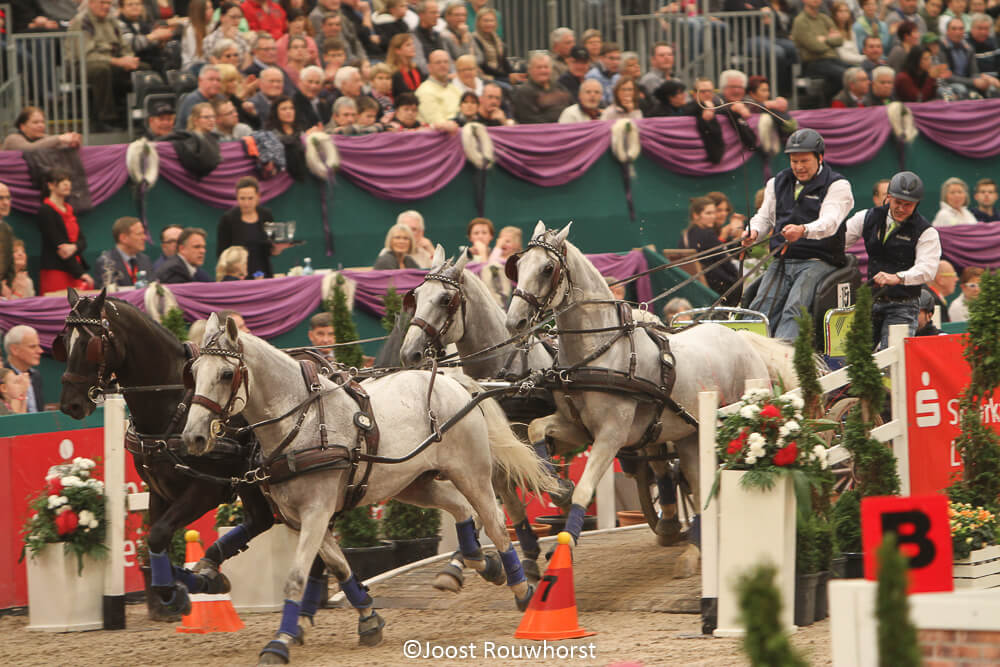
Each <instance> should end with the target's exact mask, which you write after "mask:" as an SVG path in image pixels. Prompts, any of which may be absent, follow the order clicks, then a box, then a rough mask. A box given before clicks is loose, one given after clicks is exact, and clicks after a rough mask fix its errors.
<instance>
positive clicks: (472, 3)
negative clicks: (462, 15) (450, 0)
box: [465, 0, 503, 37]
mask: <svg viewBox="0 0 1000 667" xmlns="http://www.w3.org/2000/svg"><path fill="white" fill-rule="evenodd" d="M489 2H490V0H466V2H465V12H466V14H467V15H468V24H469V30H472V31H475V30H476V29H477V27H476V22H477V21H478V19H479V15H480V14H482V13H483V12H486V11H489V12H493V14H494V16H496V19H497V29H496V33H497V35H499V36H500V37H503V18H502V17H501V16H500V12H498V11H497V10H495V9H493V8H492V7H488V6H487V5H488V4H489Z"/></svg>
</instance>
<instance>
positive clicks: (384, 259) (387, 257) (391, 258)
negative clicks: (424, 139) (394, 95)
mask: <svg viewBox="0 0 1000 667" xmlns="http://www.w3.org/2000/svg"><path fill="white" fill-rule="evenodd" d="M414 106H415V105H414ZM415 245H416V244H415V243H414V240H413V232H411V231H410V228H409V227H407V226H406V225H400V224H398V223H397V224H395V225H393V226H392V227H390V228H389V231H388V232H387V233H386V235H385V250H387V251H388V252H384V253H382V254H380V255H379V257H378V259H376V260H375V264H374V265H373V266H372V269H374V270H376V271H382V270H385V269H419V268H420V266H419V265H418V264H417V262H416V261H415V260H414V259H413V257H411V256H410V255H411V253H412V252H413V248H414V246H415Z"/></svg>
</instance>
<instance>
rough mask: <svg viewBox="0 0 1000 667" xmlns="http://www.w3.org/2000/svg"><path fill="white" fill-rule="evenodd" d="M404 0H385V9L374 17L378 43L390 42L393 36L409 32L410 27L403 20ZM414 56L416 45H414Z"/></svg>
mask: <svg viewBox="0 0 1000 667" xmlns="http://www.w3.org/2000/svg"><path fill="white" fill-rule="evenodd" d="M404 16H406V0H386V2H385V11H383V12H382V13H379V14H376V15H375V18H374V24H375V32H376V34H377V35H378V39H379V43H380V44H391V43H392V40H393V38H394V37H396V36H398V35H407V34H409V31H410V28H409V26H407V25H406V21H405V20H404V18H403V17H404ZM414 58H416V46H414Z"/></svg>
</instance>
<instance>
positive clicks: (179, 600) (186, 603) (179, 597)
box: [163, 582, 191, 616]
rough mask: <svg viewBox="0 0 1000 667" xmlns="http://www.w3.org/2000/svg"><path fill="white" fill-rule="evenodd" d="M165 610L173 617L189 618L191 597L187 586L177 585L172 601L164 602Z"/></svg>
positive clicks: (174, 588) (174, 587) (171, 597)
mask: <svg viewBox="0 0 1000 667" xmlns="http://www.w3.org/2000/svg"><path fill="white" fill-rule="evenodd" d="M163 609H164V611H166V612H167V613H168V614H171V615H173V614H179V615H180V616H187V615H188V614H190V613H191V597H190V596H189V595H188V590H187V586H185V585H184V584H182V583H180V582H177V583H175V584H174V585H173V593H172V594H171V596H170V599H169V600H165V601H164V602H163Z"/></svg>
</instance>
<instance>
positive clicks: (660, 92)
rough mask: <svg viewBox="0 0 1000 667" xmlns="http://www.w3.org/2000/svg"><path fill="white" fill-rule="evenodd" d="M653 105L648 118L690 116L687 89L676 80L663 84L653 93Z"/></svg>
mask: <svg viewBox="0 0 1000 667" xmlns="http://www.w3.org/2000/svg"><path fill="white" fill-rule="evenodd" d="M653 99H654V100H655V103H654V105H653V110H652V111H651V112H650V114H649V115H650V116H691V115H693V114H692V113H691V108H690V107H691V105H692V102H691V98H690V96H689V95H688V92H687V88H685V87H684V84H683V83H681V82H680V81H677V80H670V81H666V82H664V83H663V84H662V85H661V86H660V87H659V88H657V89H656V90H655V91H654V93H653Z"/></svg>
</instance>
